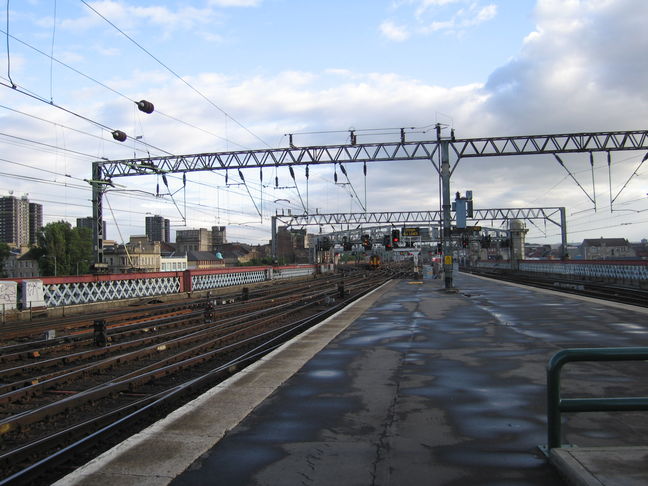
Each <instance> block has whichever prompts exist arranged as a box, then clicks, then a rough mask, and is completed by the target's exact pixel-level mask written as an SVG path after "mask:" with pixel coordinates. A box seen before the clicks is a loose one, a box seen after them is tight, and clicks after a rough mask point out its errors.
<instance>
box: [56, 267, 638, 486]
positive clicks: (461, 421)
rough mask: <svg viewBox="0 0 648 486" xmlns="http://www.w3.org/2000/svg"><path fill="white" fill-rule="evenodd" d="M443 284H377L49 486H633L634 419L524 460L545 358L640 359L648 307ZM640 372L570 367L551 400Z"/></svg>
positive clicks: (609, 419)
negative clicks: (602, 353) (634, 349)
mask: <svg viewBox="0 0 648 486" xmlns="http://www.w3.org/2000/svg"><path fill="white" fill-rule="evenodd" d="M455 284H456V286H457V289H458V290H457V291H456V292H447V291H445V290H443V289H442V288H441V287H442V281H441V280H434V279H433V278H432V275H431V274H427V273H426V274H424V278H423V279H422V280H420V281H408V280H401V281H391V282H389V283H388V284H386V285H385V286H383V287H381V288H380V289H378V290H376V291H374V292H373V293H372V294H369V295H368V296H365V297H364V298H363V299H361V300H359V301H357V302H356V303H355V304H354V305H353V306H351V307H348V308H346V309H345V310H343V311H341V312H340V313H338V314H336V315H335V316H333V317H331V318H329V319H328V320H327V321H326V322H324V323H322V324H320V325H318V326H317V327H315V328H313V329H311V330H310V331H308V332H307V333H305V334H304V335H302V336H300V337H299V338H296V339H294V340H293V341H291V342H290V343H288V344H286V345H284V346H282V347H281V348H278V349H277V350H275V351H274V352H273V353H272V354H271V355H268V356H266V357H265V358H263V359H262V360H261V361H260V362H257V363H255V364H253V365H251V366H249V367H248V368H246V369H245V370H243V371H242V372H241V373H239V374H237V375H235V376H233V377H232V378H230V379H229V380H227V381H226V382H224V383H222V384H221V385H219V386H217V387H215V388H213V389H212V390H211V391H210V392H208V393H206V394H205V395H203V396H201V397H199V398H198V399H196V400H194V401H193V402H191V403H190V404H188V405H186V406H185V407H183V408H182V409H180V410H178V411H176V412H173V413H172V414H170V415H169V416H168V417H167V418H165V419H164V420H162V421H160V422H158V423H156V424H155V425H153V426H152V427H149V428H148V429H146V430H144V431H142V432H140V433H139V434H137V435H135V436H133V437H131V438H130V439H128V440H127V441H125V442H123V443H122V444H120V445H118V446H117V447H115V448H113V449H111V450H110V451H108V452H106V453H104V454H102V455H101V456H99V457H98V458H97V459H95V460H93V461H91V462H90V463H88V464H86V465H84V466H82V467H80V468H79V469H77V470H76V471H75V472H73V473H72V474H70V475H68V476H66V477H65V478H63V479H61V480H60V481H59V482H58V483H56V484H58V485H66V486H67V485H92V486H101V485H104V484H105V485H108V484H110V485H114V484H120V485H130V484H132V485H135V484H137V485H166V484H172V485H174V486H184V485H194V484H218V485H220V484H223V485H280V484H281V485H293V484H315V485H329V484H335V485H345V486H346V485H403V484H408V485H419V484H425V485H449V486H452V485H462V486H463V485H485V486H488V485H561V484H578V485H590V484H596V485H607V486H612V485H621V484H623V485H635V484H637V485H638V484H648V461H646V460H645V458H646V457H647V456H648V447H645V446H646V445H647V444H646V439H645V437H646V436H648V417H646V416H645V415H648V414H646V413H645V412H644V413H640V412H633V413H623V414H620V413H581V414H565V418H566V423H565V425H564V432H565V438H564V442H566V443H569V444H571V445H573V446H575V447H563V448H560V449H553V450H552V454H551V460H550V461H549V460H547V458H546V457H545V456H544V455H543V453H542V452H541V450H540V449H539V448H538V446H539V445H542V444H546V443H547V425H546V375H545V370H546V364H547V362H548V360H549V358H550V357H551V356H552V355H553V354H555V353H556V352H557V351H559V350H561V349H565V348H576V347H603V346H648V319H647V318H646V316H647V314H648V309H641V308H637V307H631V306H626V305H622V304H610V303H605V302H602V301H598V300H592V299H585V298H578V297H574V296H569V295H563V294H557V293H554V292H551V291H546V290H537V289H531V288H526V287H520V286H516V285H512V284H505V283H500V282H496V281H492V280H488V279H483V278H479V277H475V276H469V275H459V276H458V278H457V279H456V280H455ZM642 365H643V366H645V364H643V363H642V364H639V365H637V364H636V363H634V364H629V363H625V364H624V365H622V366H614V365H609V364H601V363H595V364H593V365H592V364H587V365H585V364H578V365H576V364H574V365H573V366H572V365H570V366H569V367H566V369H565V371H564V379H563V390H564V392H565V394H569V393H571V394H572V395H574V394H575V395H576V396H580V395H582V394H584V395H598V396H601V395H606V394H609V393H614V394H617V395H618V394H622V393H628V394H630V395H635V396H636V395H643V396H648V384H647V383H645V381H646V380H645V376H646V373H645V369H642V368H641V366H642ZM628 390H629V391H628ZM642 446H644V447H642Z"/></svg>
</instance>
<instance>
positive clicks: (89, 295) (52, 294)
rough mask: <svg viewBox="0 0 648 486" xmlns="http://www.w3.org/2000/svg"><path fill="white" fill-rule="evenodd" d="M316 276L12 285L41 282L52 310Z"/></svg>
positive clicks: (220, 274) (270, 272) (279, 273)
mask: <svg viewBox="0 0 648 486" xmlns="http://www.w3.org/2000/svg"><path fill="white" fill-rule="evenodd" d="M320 271H324V272H326V271H330V269H320ZM315 273H316V267H315V266H314V265H290V266H283V267H269V266H267V267H266V266H261V267H232V268H222V269H212V270H185V271H182V272H156V273H132V274H112V275H81V276H77V277H41V278H39V279H19V280H13V281H14V282H17V283H19V284H20V283H21V282H29V281H38V282H42V289H43V296H44V300H45V305H46V307H48V308H53V307H64V306H72V305H80V304H92V303H97V302H107V301H114V300H123V299H138V298H147V297H154V296H165V295H171V294H178V293H185V292H193V291H201V290H210V289H216V288H221V287H229V286H235V285H246V284H252V283H257V282H264V281H269V280H274V279H284V278H297V277H303V276H308V275H313V274H315ZM7 280H10V279H7ZM32 305H33V304H32ZM40 305H42V304H40ZM30 307H31V305H30V302H27V301H25V302H23V303H22V308H23V309H28V308H30ZM7 309H9V307H7Z"/></svg>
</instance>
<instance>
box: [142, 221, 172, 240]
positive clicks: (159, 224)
mask: <svg viewBox="0 0 648 486" xmlns="http://www.w3.org/2000/svg"><path fill="white" fill-rule="evenodd" d="M146 236H148V239H149V240H151V241H159V242H162V243H168V242H169V241H171V223H170V222H169V220H168V219H165V218H164V217H162V216H158V215H155V216H147V217H146Z"/></svg>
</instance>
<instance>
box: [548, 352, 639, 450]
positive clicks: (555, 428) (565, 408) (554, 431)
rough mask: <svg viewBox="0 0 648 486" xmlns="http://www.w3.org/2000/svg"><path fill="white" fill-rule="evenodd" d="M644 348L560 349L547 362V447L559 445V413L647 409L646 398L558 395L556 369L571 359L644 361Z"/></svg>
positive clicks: (558, 385)
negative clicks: (568, 396)
mask: <svg viewBox="0 0 648 486" xmlns="http://www.w3.org/2000/svg"><path fill="white" fill-rule="evenodd" d="M645 360H648V347H627V348H578V349H563V350H562V351H559V352H558V353H556V354H554V355H553V357H552V358H551V359H550V360H549V363H547V432H548V442H547V448H548V449H552V448H554V447H561V445H562V438H561V435H562V434H561V425H562V424H561V413H562V412H631V411H643V410H648V397H627V398H569V399H565V398H560V372H561V370H562V367H563V366H564V365H566V364H567V363H571V362H574V361H645Z"/></svg>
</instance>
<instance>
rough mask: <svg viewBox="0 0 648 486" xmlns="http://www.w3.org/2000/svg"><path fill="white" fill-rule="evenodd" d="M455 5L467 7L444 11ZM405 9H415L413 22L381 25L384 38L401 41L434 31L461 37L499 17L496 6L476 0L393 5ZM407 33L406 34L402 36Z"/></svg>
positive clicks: (414, 0)
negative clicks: (405, 7)
mask: <svg viewBox="0 0 648 486" xmlns="http://www.w3.org/2000/svg"><path fill="white" fill-rule="evenodd" d="M453 4H464V5H466V6H465V7H461V8H457V7H454V8H453V9H451V10H449V9H448V8H442V7H447V6H451V5H453ZM403 6H410V7H411V6H413V7H414V11H413V12H412V13H411V14H410V15H411V20H410V23H409V24H407V23H404V24H401V25H398V26H397V25H396V24H394V23H393V22H391V21H386V22H383V24H382V25H381V26H380V28H381V31H382V32H383V35H385V36H386V37H388V38H390V39H392V40H396V41H402V40H405V39H406V38H409V37H410V35H411V33H416V34H419V35H429V34H431V33H434V32H440V31H443V32H447V33H452V34H455V35H461V34H462V33H463V32H465V31H466V30H467V29H469V28H473V27H476V26H478V25H480V24H483V23H484V22H488V21H489V20H492V19H493V18H495V17H496V15H497V5H496V4H494V3H490V4H487V5H484V4H483V3H482V2H481V1H475V0H406V1H403V2H400V3H397V4H395V5H394V7H395V8H396V9H398V8H401V7H403ZM404 33H407V35H406V36H405V35H403V34H404Z"/></svg>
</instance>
